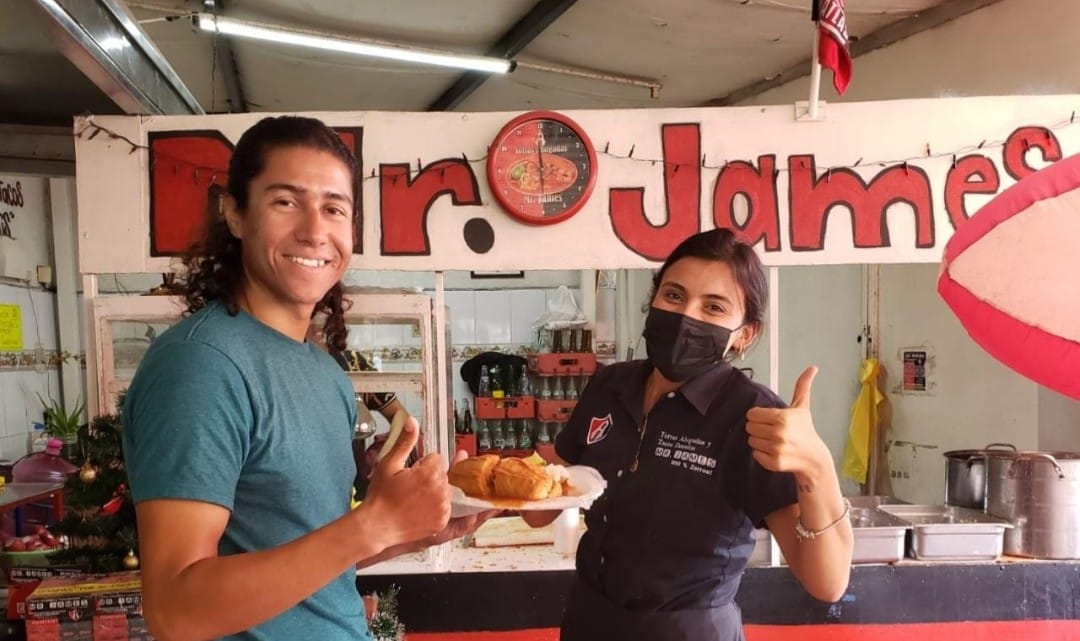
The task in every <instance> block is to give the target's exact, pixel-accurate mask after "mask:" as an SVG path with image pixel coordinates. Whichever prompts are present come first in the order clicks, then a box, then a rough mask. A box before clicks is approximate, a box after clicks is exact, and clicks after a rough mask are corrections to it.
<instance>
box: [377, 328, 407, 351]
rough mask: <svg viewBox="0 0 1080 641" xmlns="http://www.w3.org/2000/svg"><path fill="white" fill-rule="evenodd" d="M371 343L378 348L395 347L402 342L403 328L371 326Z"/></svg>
mask: <svg viewBox="0 0 1080 641" xmlns="http://www.w3.org/2000/svg"><path fill="white" fill-rule="evenodd" d="M372 327H373V328H374V330H375V331H374V332H373V335H372V343H373V344H374V345H377V346H379V347H396V346H398V345H401V344H402V342H403V339H402V337H403V336H404V332H403V331H402V330H403V329H404V327H402V326H401V325H373V326H372Z"/></svg>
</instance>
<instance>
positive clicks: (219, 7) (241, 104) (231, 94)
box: [203, 0, 249, 112]
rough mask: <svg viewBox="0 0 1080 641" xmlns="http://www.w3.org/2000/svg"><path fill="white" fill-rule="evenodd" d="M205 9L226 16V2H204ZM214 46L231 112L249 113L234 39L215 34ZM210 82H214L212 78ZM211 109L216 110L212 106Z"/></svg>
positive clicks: (209, 0) (222, 0)
mask: <svg viewBox="0 0 1080 641" xmlns="http://www.w3.org/2000/svg"><path fill="white" fill-rule="evenodd" d="M203 9H204V10H205V11H206V12H207V13H212V14H214V15H224V13H225V0H203ZM213 43H214V44H213V46H214V47H215V48H216V49H215V52H216V53H215V55H216V56H217V64H218V66H219V67H220V69H221V73H222V79H223V80H224V81H225V98H226V100H228V101H229V111H230V112H246V111H249V109H248V103H247V99H246V98H244V88H243V85H241V84H240V66H239V65H238V64H237V63H236V52H235V51H234V50H233V46H232V38H230V37H228V36H223V35H221V34H220V33H216V32H215V33H214V34H213ZM210 82H214V79H213V78H211V79H210ZM210 109H211V110H214V109H216V106H215V105H210Z"/></svg>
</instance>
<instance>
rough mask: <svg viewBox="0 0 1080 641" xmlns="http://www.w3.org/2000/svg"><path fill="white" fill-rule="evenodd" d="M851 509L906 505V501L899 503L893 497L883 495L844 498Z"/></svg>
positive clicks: (898, 500) (899, 501)
mask: <svg viewBox="0 0 1080 641" xmlns="http://www.w3.org/2000/svg"><path fill="white" fill-rule="evenodd" d="M844 498H846V499H847V500H848V502H849V503H851V507H853V508H856V507H863V508H866V507H877V506H879V505H907V501H901V500H900V499H898V498H896V497H895V496H885V495H883V494H879V495H874V496H861V495H860V496H845V497H844Z"/></svg>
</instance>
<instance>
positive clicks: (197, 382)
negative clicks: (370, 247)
mask: <svg viewBox="0 0 1080 641" xmlns="http://www.w3.org/2000/svg"><path fill="white" fill-rule="evenodd" d="M359 184H360V182H359V169H358V165H357V162H356V159H355V158H354V157H353V155H352V153H351V152H350V151H349V149H348V148H347V147H346V146H345V145H344V144H343V143H342V141H341V140H340V139H339V138H338V136H337V135H336V134H335V133H334V132H333V131H332V130H330V129H329V128H327V127H326V126H325V125H324V124H323V123H322V122H320V121H318V120H314V119H310V118H300V117H289V116H285V117H278V118H266V119H263V120H261V121H260V122H258V123H257V124H255V125H254V126H253V127H251V128H250V129H248V130H247V131H246V132H245V133H244V135H243V136H242V137H241V138H240V141H239V142H238V143H237V145H236V149H235V151H234V152H233V155H232V159H231V160H230V163H229V178H228V186H227V193H226V194H225V195H224V197H223V199H222V203H221V204H222V207H221V212H220V214H219V215H216V216H212V217H211V219H210V221H209V222H208V225H207V229H206V235H205V238H204V239H203V240H202V242H201V243H199V244H198V245H197V246H196V247H195V248H194V249H193V250H192V252H191V253H190V255H189V256H187V258H186V261H185V266H186V268H187V281H186V299H187V303H188V309H187V312H188V313H187V316H186V318H184V319H183V320H182V321H181V322H180V323H178V324H177V325H176V326H174V327H172V328H171V329H169V330H168V331H167V332H165V333H164V334H162V335H161V336H160V337H159V338H158V339H157V340H156V341H154V343H153V345H152V346H151V347H150V349H149V350H148V351H147V353H146V356H145V358H144V360H143V362H142V363H141V364H140V366H139V370H138V372H137V373H136V375H135V379H134V380H133V381H132V384H131V387H130V389H129V391H128V393H127V395H126V400H125V405H124V408H123V412H124V416H123V419H124V426H125V428H124V451H125V457H126V461H127V465H128V473H129V476H130V480H131V490H132V496H133V498H134V500H135V503H136V512H137V515H138V524H139V539H140V540H139V544H140V551H141V556H142V575H143V594H144V600H145V614H146V618H147V623H148V624H149V627H150V629H151V632H152V633H153V634H154V635H155V636H156V637H157V638H159V639H162V641H197V640H202V639H212V638H218V637H228V638H234V639H261V640H269V639H275V640H286V639H288V640H290V641H291V640H293V639H319V640H320V641H335V640H338V639H340V640H342V641H344V640H345V639H349V640H350V641H352V640H356V639H365V638H370V637H369V635H368V633H367V627H366V624H365V621H364V611H363V606H362V604H361V600H360V597H359V595H358V594H357V590H356V585H355V568H356V567H357V566H361V567H362V566H365V565H371V564H374V563H377V562H379V561H382V560H385V559H388V558H391V557H393V556H396V555H399V554H402V553H405V552H410V551H414V550H419V549H422V548H423V547H426V546H428V545H432V544H435V543H440V542H443V541H446V540H449V539H450V538H452V537H456V536H460V535H462V534H464V533H465V532H467V531H469V530H470V529H471V528H473V527H475V525H476V519H472V520H453V521H451V520H450V489H449V486H448V485H447V481H446V470H445V467H444V465H443V463H442V460H441V459H440V458H439V456H438V455H434V454H433V455H429V456H427V457H425V458H423V459H421V460H420V461H419V462H417V463H416V464H415V465H413V466H412V467H405V460H406V457H407V456H408V454H409V452H410V451H411V450H412V449H413V446H414V444H415V443H416V441H417V435H418V427H417V424H416V421H415V420H413V419H410V420H409V422H408V423H407V425H406V427H405V430H404V431H403V433H402V436H401V438H400V439H399V441H398V442H397V443H396V446H395V447H394V448H393V449H392V450H391V452H390V453H389V454H388V455H387V457H386V458H385V459H383V460H382V462H380V464H379V465H378V466H377V469H376V470H375V472H374V473H373V475H372V479H371V485H370V487H369V489H368V492H367V496H366V498H365V500H364V502H363V504H362V505H361V506H360V507H359V508H357V509H356V510H352V511H350V509H349V499H350V489H351V487H352V483H353V479H354V476H355V474H356V467H355V463H354V462H353V458H352V451H351V447H350V442H351V438H352V432H353V425H354V423H355V418H356V417H355V413H356V408H355V404H354V399H353V390H352V388H351V386H350V384H349V381H348V379H347V378H346V376H345V375H344V373H343V372H342V371H341V369H340V368H339V367H338V366H337V364H336V363H335V362H334V360H333V359H332V358H331V357H330V356H329V355H328V354H327V353H326V352H325V351H323V350H322V349H320V348H319V347H317V346H316V345H314V344H313V342H312V341H308V340H306V337H307V336H308V332H309V325H310V324H311V322H312V318H313V317H314V316H316V315H319V316H320V317H321V316H325V317H326V318H327V320H326V322H325V324H324V326H323V328H322V331H323V334H324V338H325V342H326V344H327V345H328V346H330V347H333V348H335V349H338V350H340V349H343V348H344V347H345V333H346V329H345V323H344V299H343V289H342V284H341V277H342V275H343V274H344V273H345V270H346V268H347V266H348V263H349V259H350V257H351V256H352V254H353V242H354V238H355V232H354V229H355V220H356V211H357V207H356V204H357V201H358V200H359V198H360V190H359Z"/></svg>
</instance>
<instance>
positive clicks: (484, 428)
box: [476, 420, 493, 453]
mask: <svg viewBox="0 0 1080 641" xmlns="http://www.w3.org/2000/svg"><path fill="white" fill-rule="evenodd" d="M488 423H489V421H483V420H478V421H476V451H477V453H483V452H490V451H491V449H492V445H493V444H492V442H491V429H490V428H489V427H488Z"/></svg>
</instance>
